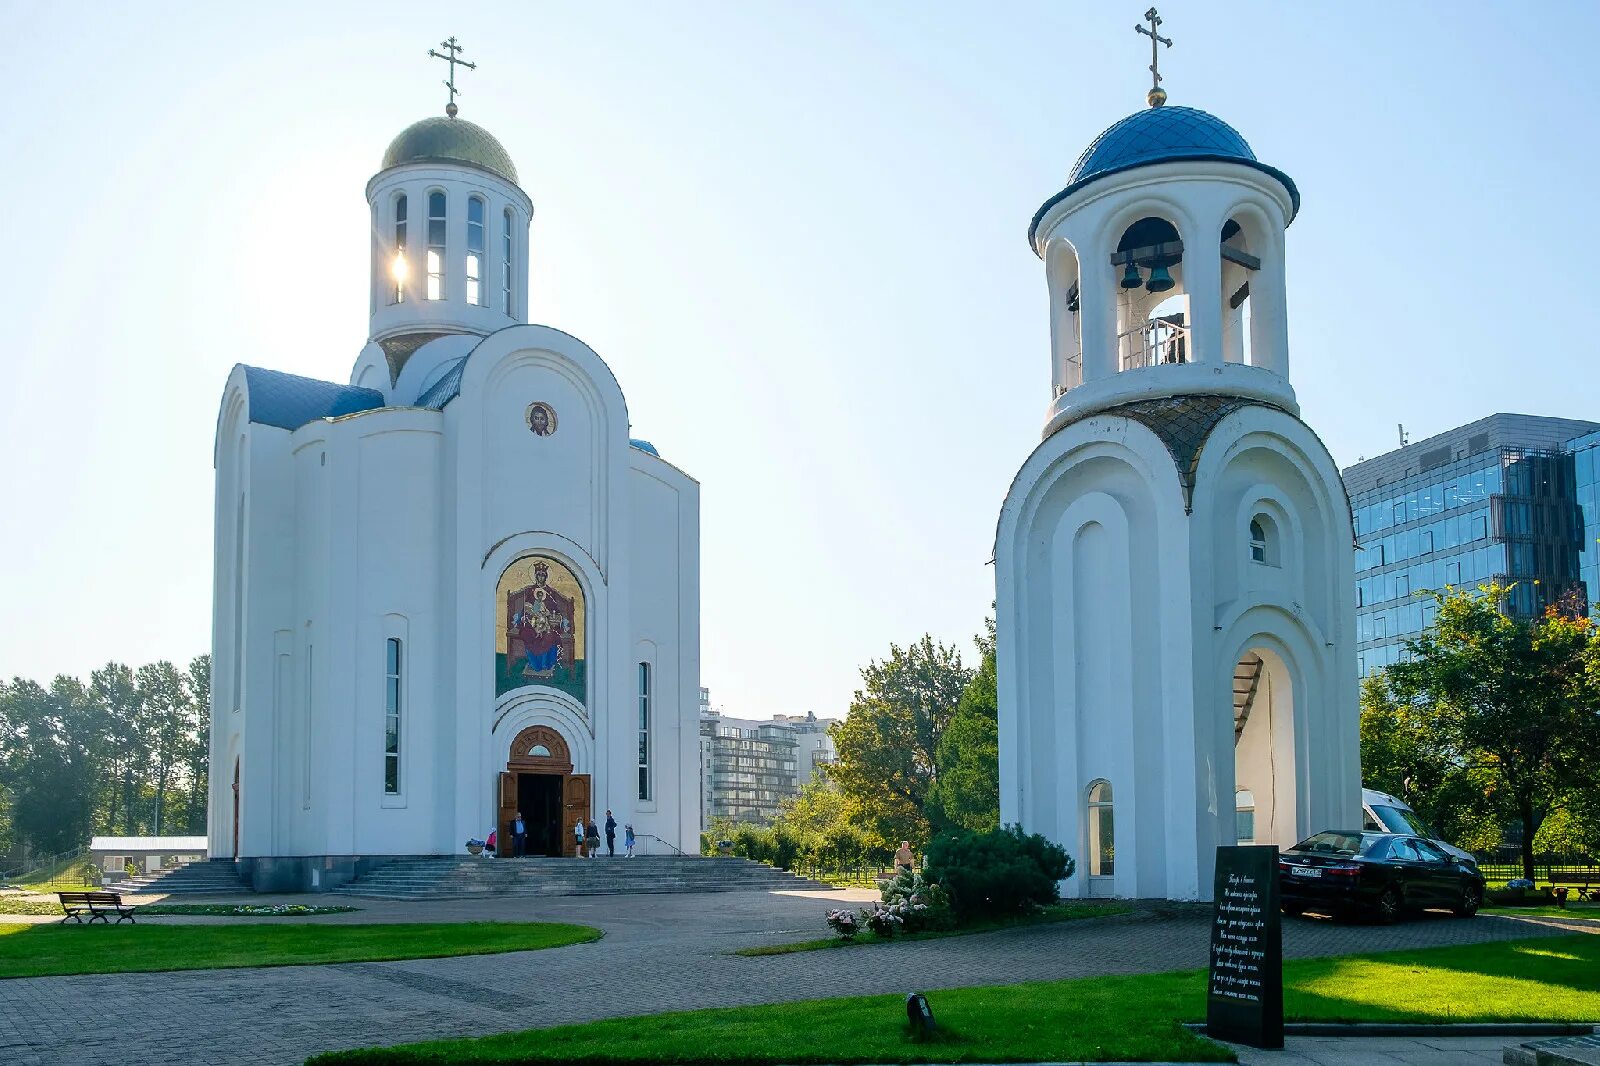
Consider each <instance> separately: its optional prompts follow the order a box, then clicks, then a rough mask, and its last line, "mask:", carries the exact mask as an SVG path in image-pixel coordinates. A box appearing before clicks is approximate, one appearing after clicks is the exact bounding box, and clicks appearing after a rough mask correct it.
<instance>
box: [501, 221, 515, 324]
mask: <svg viewBox="0 0 1600 1066" xmlns="http://www.w3.org/2000/svg"><path fill="white" fill-rule="evenodd" d="M500 259H501V263H500V287H501V296H502V297H503V298H504V300H505V302H504V303H503V304H502V306H503V307H504V308H505V309H506V314H508V315H512V316H515V315H516V313H517V312H516V310H515V309H514V308H513V307H512V306H511V208H509V207H508V208H506V211H505V230H504V232H503V233H502V234H501V239H500Z"/></svg>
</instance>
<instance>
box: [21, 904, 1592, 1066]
mask: <svg viewBox="0 0 1600 1066" xmlns="http://www.w3.org/2000/svg"><path fill="white" fill-rule="evenodd" d="M871 895H873V894H872V893H863V892H859V891H858V892H852V893H838V892H834V893H807V892H782V893H777V892H741V893H718V894H715V895H699V896H694V895H671V896H660V895H656V896H591V897H564V898H545V899H493V900H461V901H444V902H426V903H379V902H373V901H357V902H359V903H360V904H361V905H362V906H363V907H364V909H363V910H362V911H360V912H358V913H356V914H348V915H332V916H328V917H325V918H320V919H312V920H314V921H320V922H350V921H356V922H373V921H384V922H394V921H467V920H500V921H506V920H540V921H573V922H580V923H584V924H588V925H594V926H598V927H599V928H601V929H603V930H605V933H606V936H605V938H604V939H602V940H600V941H598V942H596V943H593V944H577V945H572V946H569V947H564V948H554V949H550V950H547V951H538V952H516V953H512V954H505V955H479V956H466V957H460V958H450V959H418V960H411V961H405V962H387V963H350V964H342V965H329V966H286V967H275V968H261V969H232V970H195V971H186V972H178V973H155V974H105V975H92V976H81V977H38V978H26V979H16V980H8V981H0V1062H3V1063H7V1064H14V1066H46V1064H51V1066H54V1064H58V1063H59V1064H73V1066H79V1064H83V1066H92V1064H101V1063H104V1064H107V1066H110V1064H117V1066H122V1064H124V1063H127V1062H139V1063H141V1064H155V1063H207V1064H217V1066H225V1064H226V1066H231V1064H246V1063H247V1064H250V1066H274V1064H290V1063H299V1062H301V1061H303V1060H304V1058H305V1057H306V1056H307V1055H309V1054H312V1053H314V1052H317V1051H323V1050H329V1049H333V1048H344V1047H360V1046H368V1045H375V1044H391V1043H403V1042H407V1041H413V1040H423V1039H433V1038H444V1037H454V1036H470V1035H482V1034H485V1033H492V1032H501V1031H506V1030H512V1029H525V1028H530V1027H534V1026H543V1025H552V1024H557V1023H562V1022H572V1021H583V1020H588V1019H594V1018H605V1017H615V1016H620V1015H630V1014H647V1013H654V1012H657V1011H664V1010H682V1009H688V1008H695V1007H711V1006H724V1005H733V1004H756V1003H770V1002H781V1001H786V1000H796V999H810V998H818V997H826V996H837V995H866V994H874V993H886V992H905V991H908V990H910V989H912V988H913V987H914V988H917V989H921V990H936V989H941V988H954V987H960V986H964V985H981V984H1002V983H1012V982H1018V981H1031V980H1050V979H1057V978H1065V977H1082V976H1092V975H1096V974H1115V973H1144V972H1152V971H1160V970H1172V969H1181V968H1189V967H1200V966H1203V965H1204V964H1205V961H1206V952H1207V944H1208V940H1207V934H1208V922H1207V918H1206V916H1205V915H1204V914H1203V913H1195V912H1192V911H1189V912H1185V911H1182V910H1179V911H1154V910H1140V911H1139V912H1137V913H1135V914H1130V915H1125V916H1119V917H1114V918H1106V919H1094V920H1084V921H1075V922H1063V923H1059V924H1055V925H1045V926H1033V927H1029V928H1024V929H1013V930H1005V931H1001V932H994V933H985V934H980V935H975V936H966V937H951V938H948V939H940V940H927V941H917V942H910V943H899V944H891V945H885V946H881V947H871V948H861V949H847V950H840V951H814V952H805V953H800V954H792V955H779V956H767V957H761V958H745V957H740V956H734V955H730V954H728V952H729V951H730V950H732V949H733V948H737V947H742V946H746V945H750V944H758V943H782V942H786V941H792V940H797V939H807V938H809V937H812V936H817V935H824V934H825V930H824V929H823V927H822V922H821V917H822V913H823V911H825V910H827V909H828V908H830V907H835V906H839V905H840V904H841V902H843V901H845V900H848V899H852V898H853V899H863V898H869V897H870V896H871ZM301 898H302V900H303V899H304V897H301ZM255 901H256V902H261V901H263V899H262V897H257V898H256V900H255ZM317 901H318V900H312V902H317ZM148 920H150V921H155V920H157V919H153V918H152V919H148ZM278 920H279V921H282V919H278ZM232 921H238V919H233V920H232ZM1579 924H1580V925H1582V924H1583V923H1579ZM1568 931H1570V929H1568V928H1563V927H1561V926H1560V924H1559V923H1555V922H1544V921H1533V920H1528V919H1511V918H1499V917H1491V916H1481V917H1479V918H1477V919H1475V920H1472V921H1460V920H1456V919H1451V918H1448V917H1444V916H1439V917H1433V916H1429V917H1425V918H1422V919H1419V920H1416V921H1411V922H1406V923H1403V924H1401V925H1398V926H1393V927H1388V928H1382V927H1374V926H1362V925H1334V924H1332V923H1330V922H1326V921H1322V920H1317V919H1299V920H1292V919H1291V920H1286V922H1285V925H1284V950H1285V954H1286V955H1288V956H1290V957H1306V956H1317V955H1338V954H1348V953H1353V952H1361V951H1375V950H1394V949H1402V948H1416V947H1434V946H1441V945H1447V944H1462V943H1481V942H1486V941H1495V940H1511V939H1520V938H1524V937H1530V936H1542V935H1556V934H1560V933H1564V932H1568ZM1589 931H1593V923H1590V925H1589Z"/></svg>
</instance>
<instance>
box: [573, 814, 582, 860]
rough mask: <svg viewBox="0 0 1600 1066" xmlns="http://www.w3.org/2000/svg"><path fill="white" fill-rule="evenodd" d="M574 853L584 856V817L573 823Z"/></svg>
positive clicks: (580, 856)
mask: <svg viewBox="0 0 1600 1066" xmlns="http://www.w3.org/2000/svg"><path fill="white" fill-rule="evenodd" d="M572 843H573V854H574V855H576V856H577V857H578V858H580V859H581V858H583V819H582V818H579V819H578V820H577V821H576V822H574V823H573V824H572Z"/></svg>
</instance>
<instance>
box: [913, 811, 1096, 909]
mask: <svg viewBox="0 0 1600 1066" xmlns="http://www.w3.org/2000/svg"><path fill="white" fill-rule="evenodd" d="M1076 866H1077V864H1076V863H1074V862H1073V861H1072V857H1071V856H1069V855H1068V854H1067V853H1066V850H1065V849H1064V848H1062V847H1061V845H1059V844H1055V843H1052V842H1051V841H1049V840H1047V839H1045V838H1044V837H1042V836H1040V835H1039V834H1038V833H1032V834H1028V833H1024V832H1023V831H1022V827H1021V826H1016V825H1010V826H1005V827H1004V828H1001V829H990V830H986V831H984V832H970V831H965V830H955V831H951V832H947V833H944V834H942V835H940V836H938V837H936V838H935V839H934V840H933V842H932V843H931V844H929V845H928V852H927V857H926V861H925V862H924V864H923V872H924V874H925V876H926V877H927V879H928V880H929V881H931V882H934V883H936V884H938V885H941V886H943V888H944V889H945V891H947V892H949V894H950V902H951V905H952V906H953V907H954V908H955V916H956V918H957V920H958V921H960V922H970V921H974V920H977V919H982V918H987V917H994V916H1002V915H1011V914H1021V913H1023V912H1024V911H1027V910H1029V909H1030V908H1032V907H1035V906H1042V905H1044V904H1047V903H1054V902H1055V901H1056V899H1057V893H1056V885H1057V883H1058V882H1060V881H1064V880H1066V879H1067V878H1069V877H1071V876H1072V873H1073V870H1074V869H1076Z"/></svg>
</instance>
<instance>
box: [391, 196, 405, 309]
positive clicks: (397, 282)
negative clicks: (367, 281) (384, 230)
mask: <svg viewBox="0 0 1600 1066" xmlns="http://www.w3.org/2000/svg"><path fill="white" fill-rule="evenodd" d="M389 274H390V277H391V278H393V280H394V288H393V289H392V290H390V293H389V302H390V303H392V304H397V303H403V302H404V301H405V298H406V197H405V194H404V193H401V194H400V195H399V196H397V197H395V199H394V260H393V262H391V263H390V264H389Z"/></svg>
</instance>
